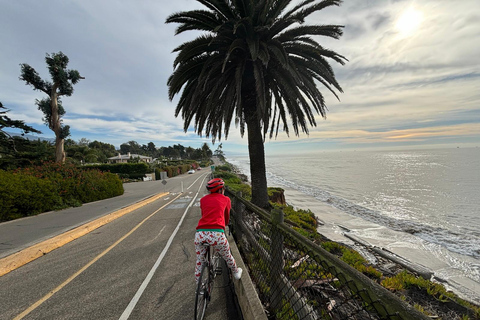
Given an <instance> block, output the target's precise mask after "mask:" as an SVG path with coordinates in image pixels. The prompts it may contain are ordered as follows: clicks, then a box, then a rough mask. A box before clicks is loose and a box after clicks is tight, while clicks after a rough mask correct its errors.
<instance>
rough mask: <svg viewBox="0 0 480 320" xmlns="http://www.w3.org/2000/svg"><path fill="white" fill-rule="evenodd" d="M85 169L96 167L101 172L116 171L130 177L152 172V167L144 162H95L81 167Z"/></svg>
mask: <svg viewBox="0 0 480 320" xmlns="http://www.w3.org/2000/svg"><path fill="white" fill-rule="evenodd" d="M82 168H83V169H85V170H91V169H98V170H100V171H103V172H111V173H117V174H119V175H120V176H121V177H127V178H130V179H138V178H139V177H140V178H143V177H144V176H145V174H146V173H150V172H152V169H151V168H150V167H149V165H148V164H146V163H145V162H139V163H114V164H96V165H88V166H84V167H82Z"/></svg>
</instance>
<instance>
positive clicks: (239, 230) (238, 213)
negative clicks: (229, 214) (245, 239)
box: [233, 191, 244, 241]
mask: <svg viewBox="0 0 480 320" xmlns="http://www.w3.org/2000/svg"><path fill="white" fill-rule="evenodd" d="M236 196H237V198H235V202H234V204H233V206H234V208H233V210H234V211H235V227H236V228H235V232H236V235H235V236H236V237H237V239H238V240H237V241H240V240H241V239H242V235H243V211H244V205H243V203H241V202H240V201H239V200H238V199H240V198H242V191H238V192H237V193H236Z"/></svg>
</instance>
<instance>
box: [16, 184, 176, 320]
mask: <svg viewBox="0 0 480 320" xmlns="http://www.w3.org/2000/svg"><path fill="white" fill-rule="evenodd" d="M181 195H182V194H179V195H178V196H176V197H175V198H174V199H173V200H172V201H170V202H168V203H167V204H165V205H163V206H162V207H161V208H159V209H157V210H155V212H153V213H152V214H151V215H149V216H148V217H146V218H145V219H143V221H142V222H140V223H139V224H137V225H136V226H135V227H134V228H133V229H132V230H130V231H129V232H128V233H127V234H125V235H124V236H123V237H121V238H120V239H118V240H117V242H115V243H114V244H112V245H111V246H110V247H108V248H107V249H106V250H105V251H103V252H102V253H100V254H99V255H98V256H96V257H95V258H94V259H93V260H92V261H90V262H89V263H87V264H86V265H85V266H84V267H83V268H81V269H80V270H78V271H77V272H75V273H74V274H73V275H72V276H71V277H70V278H68V279H67V280H65V281H64V282H63V283H62V284H61V285H59V286H58V287H56V288H55V289H53V290H52V291H50V292H49V293H47V294H46V295H45V296H44V297H43V298H41V299H40V300H38V301H37V302H35V303H34V304H32V305H31V306H30V307H29V308H28V309H26V310H25V311H23V312H22V313H20V314H19V315H18V316H16V317H15V318H13V320H20V319H23V317H25V316H26V315H28V314H29V313H30V312H32V311H33V310H35V309H36V308H38V306H40V305H41V304H42V303H44V302H45V301H47V300H48V299H50V297H51V296H53V295H54V294H55V293H57V292H58V291H60V290H61V289H62V288H63V287H65V286H66V285H67V284H69V283H70V282H71V281H72V280H73V279H75V278H76V277H77V276H78V275H80V274H81V273H82V272H83V271H85V270H87V268H88V267H90V266H91V265H92V264H94V263H95V262H96V261H98V260H99V259H100V258H101V257H103V256H104V255H106V254H107V253H108V252H109V251H110V250H112V249H113V248H115V247H116V246H117V245H118V244H119V243H120V242H122V241H123V240H125V239H126V238H127V237H128V236H129V235H131V234H132V233H133V232H134V231H135V230H137V229H138V228H139V227H140V226H141V225H142V224H143V223H144V222H145V221H147V220H148V219H150V218H151V217H152V216H153V215H154V214H156V213H157V212H158V211H160V210H162V209H163V208H165V207H166V206H168V205H169V204H170V203H172V202H173V201H175V200H177V199H178V198H179V197H180V196H181Z"/></svg>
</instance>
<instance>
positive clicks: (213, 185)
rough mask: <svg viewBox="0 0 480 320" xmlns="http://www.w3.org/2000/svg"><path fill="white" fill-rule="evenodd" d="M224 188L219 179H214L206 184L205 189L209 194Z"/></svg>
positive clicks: (222, 182)
mask: <svg viewBox="0 0 480 320" xmlns="http://www.w3.org/2000/svg"><path fill="white" fill-rule="evenodd" d="M224 186H225V182H224V181H223V180H222V179H220V178H214V179H212V180H210V181H208V182H207V189H208V191H210V192H212V193H213V192H217V191H218V190H220V189H222V188H223V187H224Z"/></svg>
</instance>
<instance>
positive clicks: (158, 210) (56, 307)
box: [0, 171, 239, 320]
mask: <svg viewBox="0 0 480 320" xmlns="http://www.w3.org/2000/svg"><path fill="white" fill-rule="evenodd" d="M206 179H208V175H207V172H206V171H199V172H197V173H195V174H193V175H182V176H179V177H175V178H171V179H169V180H168V183H167V185H166V186H163V185H162V184H161V182H159V181H155V182H141V183H135V184H127V185H125V189H126V192H125V194H124V195H123V196H120V197H116V198H113V199H108V200H104V201H98V202H96V203H92V204H87V205H84V206H82V207H79V208H72V209H68V210H63V211H60V212H52V213H46V214H43V215H39V216H36V217H30V218H26V219H22V220H18V221H14V222H8V223H3V224H0V243H1V244H2V247H1V248H2V251H1V252H2V254H3V255H4V256H5V255H6V254H7V253H8V252H10V253H12V252H15V251H18V250H21V249H23V248H25V247H28V246H30V245H31V244H33V243H37V242H39V241H41V240H43V239H46V238H49V237H52V236H55V235H58V234H61V233H62V232H64V231H66V230H68V229H71V228H72V227H73V226H78V225H81V224H83V223H85V222H87V221H91V220H95V219H96V218H97V217H99V216H103V215H106V214H108V213H110V212H113V211H115V210H116V209H119V208H121V207H124V206H126V205H128V204H130V203H132V202H136V201H138V200H140V199H143V198H145V197H148V196H151V195H153V194H156V193H159V192H163V191H165V190H166V191H169V192H170V194H169V195H168V196H165V197H162V198H160V199H158V200H156V201H154V202H152V203H150V204H148V205H145V206H143V207H141V208H140V209H137V210H135V211H133V212H131V213H128V214H126V215H124V216H122V217H120V218H118V219H116V220H114V221H113V222H110V223H108V224H106V225H104V226H102V227H100V228H98V229H96V230H94V231H93V232H90V233H88V234H87V235H85V236H83V237H81V238H79V239H77V240H75V241H72V242H70V243H68V244H66V245H64V246H62V247H60V248H58V249H56V250H54V251H52V252H50V253H48V254H46V255H44V256H42V257H41V258H38V259H36V260H34V261H32V262H30V263H28V264H26V265H24V266H22V267H20V268H18V269H16V270H13V271H11V272H10V273H7V274H6V275H4V276H2V277H0V301H1V303H0V319H2V320H3V319H191V318H192V317H193V301H194V277H193V266H194V262H195V252H194V248H193V237H194V230H195V226H196V224H197V222H198V219H199V216H200V209H199V199H200V197H201V196H202V195H203V194H204V190H205V188H204V185H205V180H206ZM182 181H183V190H184V192H183V193H182V192H181V191H182V190H181V189H182V186H181V182H182ZM27 235H28V237H27ZM217 279H218V280H220V281H217V282H216V286H217V288H216V289H215V291H214V296H213V297H212V301H211V303H210V305H209V308H208V310H207V318H206V319H212V320H213V319H239V315H238V314H239V312H238V310H236V309H235V305H234V304H233V303H232V301H231V300H232V299H230V298H231V294H232V293H231V292H230V287H229V286H228V285H227V284H228V280H229V279H228V278H227V279H226V282H225V281H223V282H222V278H221V277H220V279H219V278H217Z"/></svg>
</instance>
